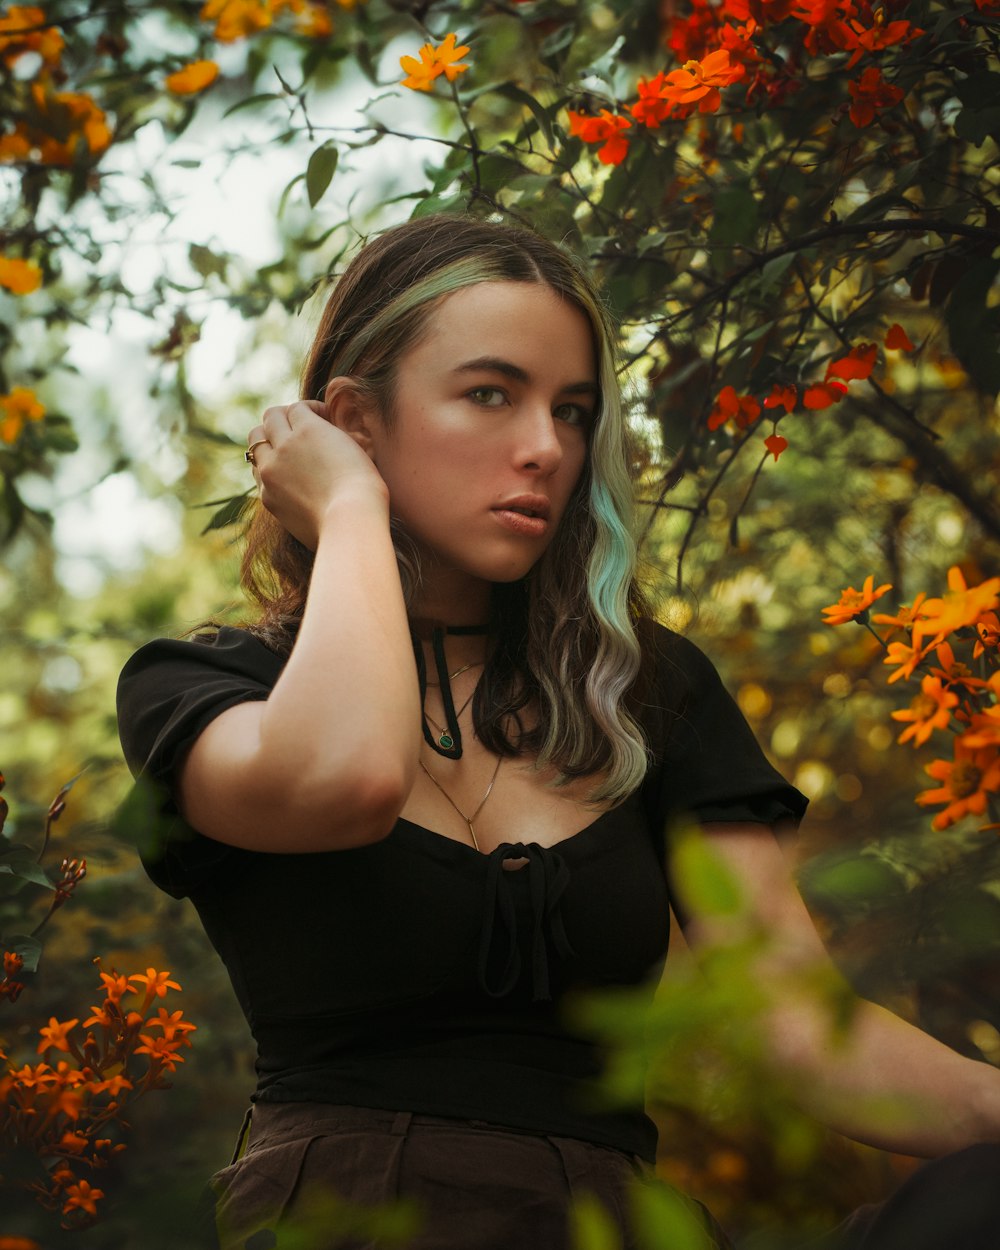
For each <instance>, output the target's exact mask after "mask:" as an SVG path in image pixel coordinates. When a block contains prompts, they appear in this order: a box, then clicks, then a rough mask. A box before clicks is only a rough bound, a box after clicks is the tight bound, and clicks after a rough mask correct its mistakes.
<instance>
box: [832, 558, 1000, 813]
mask: <svg viewBox="0 0 1000 1250" xmlns="http://www.w3.org/2000/svg"><path fill="white" fill-rule="evenodd" d="M891 589H892V586H891V585H890V584H888V583H886V584H885V585H882V586H879V587H877V588H876V587H875V579H874V576H869V577H868V578H866V579H865V582H864V585H863V586H862V588H861V590H855V589H854V588H853V587H848V589H846V590H845V591H843V592H842V594H841V596H840V599H839V600H838V601H837V603H833V604H830V605H829V607H826V608H824V609H823V613H824V618H825V621H826V624H828V625H842V624H844V623H846V622H847V621H859V622H860V623H861V624H863V625H866V626H867V627H868V628H869V629H870V630H871V632H872V633H873V634H875V636H876V638H878V640H879V642H880V644H881V645H882V647H883V648H884V650H885V657H884V662H885V663H886V664H887V665H889V666H891V667H892V668H893V670H894V671H893V672H892V673H891V675H890V676H889V681H890V682H896V681H914V682H919V687H920V688H919V690H918V691H917V693H916V694H915V695H914V696H913V698H912V699H911V701H910V704H909V706H908V707H906V708H901V709H899V710H898V711H895V712H893V713H892V716H893V719H894V720H896V721H899V722H900V723H901V724H902V725H903V726H904V728H903V730H902V732H901V733H900V734H899V739H898V740H899V741H900V742H901V743H904V742H910V743H912V744H913V746H915V747H920V746H923V745H924V744H925V743H927V742H928V741H930V740H931V738H932V737H933V736H934V735H939V736H940V735H943V734H949V735H950V736H951V738H952V745H951V755H950V758H948V759H944V758H938V759H935V760H933V761H932V762H931V763H929V764H928V765H927V766H926V772H927V773H928V775H929V776H930V777H931V778H932V779H933V780H934V781H935V782H937V783H938V784H937V785H936V786H932V787H931V788H930V789H927V790H924V791H922V792H921V793H920V794H918V795H917V796H916V801H917V802H918V803H919V804H921V805H922V806H925V807H940V808H941V811H939V812H938V813H937V814H936V815H935V816H934V819H933V821H932V824H933V827H934V828H935V829H938V830H941V829H947V828H948V827H949V826H951V825H953V824H955V823H956V821H959V820H961V819H963V818H964V817H966V816H980V817H981V816H983V815H984V813H986V812H987V810H988V809H991V810H992V813H993V814H992V817H991V819H992V821H993V823H992V824H989V825H987V826H985V827H986V828H994V829H998V830H1000V818H998V813H997V810H996V809H997V807H998V806H1000V577H990V578H987V579H986V580H984V581H982V582H980V583H979V584H978V585H972V586H970V585H969V584H968V583H967V581H966V578H965V576H964V574H963V573H962V571H961V569H960V568H958V567H957V566H956V567H954V568H951V569H950V570H949V571H948V590H947V591H946V592H945V593H944V594H943V595H941V596H938V597H936V598H928V596H927V595H926V594H924V593H921V594H918V595H917V596H916V598H915V599H914V600H913V602H912V603H911V604H909V605H907V606H904V607H902V608H900V609H899V610H898V611H897V612H896V613H895V614H894V615H893V614H886V613H875V614H874V615H872V614H871V613H870V609H871V607H872V606H873V604H874V603H875V602H876V600H878V599H880V598H881V597H882V596H883V595H885V594H886V593H887V592H888V591H890V590H891ZM873 624H874V625H881V626H885V627H887V628H888V632H887V633H885V634H879V633H878V632H877V631H876V630H874V629H873V628H872V625H873Z"/></svg>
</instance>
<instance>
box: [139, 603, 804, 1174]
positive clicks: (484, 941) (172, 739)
mask: <svg viewBox="0 0 1000 1250" xmlns="http://www.w3.org/2000/svg"><path fill="white" fill-rule="evenodd" d="M642 635H643V641H644V645H645V646H646V647H649V648H651V650H652V653H653V659H654V666H655V674H656V680H655V689H654V697H653V698H652V699H651V701H650V703H649V706H648V707H647V708H646V709H645V712H644V715H643V720H644V725H645V728H646V730H647V733H648V735H649V740H650V744H651V747H652V750H653V754H654V759H653V763H652V765H651V767H650V769H649V771H648V773H647V775H646V779H645V781H644V783H643V786H642V787H641V789H640V790H639V791H637V792H636V793H635V794H633V795H632V796H631V797H630V798H629V799H627V800H626V801H625V802H624V803H622V804H621V805H620V806H618V807H616V808H614V809H612V810H611V811H607V812H605V813H604V814H603V815H601V816H599V817H598V818H597V819H596V820H594V821H592V822H591V823H590V824H589V825H587V826H586V827H585V828H584V829H582V830H581V831H580V832H579V833H577V834H575V835H574V836H573V837H571V838H567V839H566V840H564V841H562V842H560V843H558V844H557V845H556V846H555V847H552V848H545V847H541V846H539V845H538V844H537V843H533V842H532V841H531V830H530V828H524V827H518V828H511V830H510V835H509V837H510V840H509V842H507V843H505V844H503V845H501V846H499V847H498V848H497V849H496V850H495V851H493V852H492V853H491V854H483V853H480V852H479V851H476V850H475V849H474V848H473V847H471V846H468V845H466V844H464V843H461V842H457V841H455V840H454V839H452V838H449V837H445V836H443V835H441V834H438V833H434V832H433V831H431V830H429V829H425V828H423V827H422V826H420V825H416V824H413V823H412V822H411V821H408V820H402V819H401V820H398V821H397V822H396V824H395V826H394V827H393V829H392V831H391V832H390V834H389V835H388V837H386V838H385V839H384V840H382V841H381V842H377V843H375V844H373V845H370V846H364V847H358V848H355V849H349V850H339V851H325V852H312V853H307V854H283V853H282V852H281V850H280V846H281V831H280V829H276V830H275V837H274V846H275V850H274V851H273V852H261V851H247V850H242V849H239V848H236V847H230V846H226V845H224V844H223V843H220V842H216V841H214V840H212V839H211V838H207V837H205V836H203V835H202V834H199V833H197V832H195V831H194V830H192V829H191V828H189V827H188V826H187V825H185V824H184V822H183V820H182V819H181V817H180V816H179V815H178V810H177V806H176V803H175V800H174V797H173V788H174V786H175V784H176V779H177V774H178V768H179V764H180V762H181V761H182V760H183V758H184V753H185V752H186V750H187V749H188V748H189V747H190V746H191V744H192V743H193V742H194V740H195V738H197V736H198V734H199V733H200V732H201V731H202V730H203V729H204V728H205V726H206V725H207V724H208V723H209V721H211V720H212V719H213V718H214V717H215V716H218V715H219V713H220V712H223V711H224V710H225V709H226V708H229V707H232V706H233V705H234V704H236V703H241V702H245V701H247V700H252V699H266V698H267V696H268V693H269V691H270V690H271V688H272V686H273V685H274V683H275V681H276V680H277V678H278V675H279V673H280V672H281V668H282V660H281V659H280V658H279V657H278V656H276V655H275V654H273V653H272V652H271V651H270V650H268V648H266V647H265V646H264V645H263V644H262V643H261V642H259V641H258V640H257V639H256V638H254V637H253V636H252V635H250V634H248V633H246V632H245V631H243V630H239V629H232V628H228V627H223V628H221V629H220V630H219V631H218V633H217V634H216V635H214V636H211V637H203V638H195V639H193V640H191V641H185V642H180V641H172V640H161V641H157V642H152V643H150V644H148V645H147V646H145V647H143V648H142V649H141V650H140V651H138V652H137V653H136V654H135V655H134V656H133V657H132V659H131V660H130V661H129V663H128V664H127V665H126V667H125V669H124V671H123V673H122V676H121V681H120V683H119V689H118V716H119V732H120V735H121V740H122V745H123V747H124V751H125V756H126V759H127V760H128V763H129V767H130V768H131V770H132V772H133V774H135V775H136V777H137V778H138V780H139V785H138V786H137V792H136V795H137V797H139V798H143V797H145V799H146V800H148V799H149V797H150V789H151V787H152V791H153V801H152V803H149V802H148V801H146V802H142V803H139V804H137V806H136V807H135V809H134V810H135V812H136V814H137V816H138V814H139V813H140V811H141V810H142V808H145V816H146V818H147V819H146V820H144V821H142V835H141V843H142V847H141V850H142V858H143V863H144V865H145V867H146V870H147V872H148V873H149V875H150V877H151V878H152V879H153V881H155V882H156V884H157V885H159V886H160V887H161V888H163V889H164V890H166V891H167V892H168V893H170V894H172V895H173V896H174V897H176V898H181V897H184V896H189V897H190V898H191V900H192V902H193V903H194V905H195V907H196V908H197V910H198V913H199V915H200V917H201V920H202V923H203V924H204V926H205V930H206V932H207V934H208V936H209V938H210V940H211V941H212V943H213V945H214V946H215V948H216V950H217V951H218V952H219V955H220V956H221V958H222V960H223V961H224V963H225V965H226V967H227V969H228V971H229V975H230V978H231V979H232V983H233V988H234V989H235V991H236V995H237V998H238V999H239V1002H240V1005H241V1007H242V1008H243V1011H244V1013H245V1015H246V1018H247V1023H248V1024H249V1026H250V1029H251V1031H252V1032H253V1035H254V1037H255V1039H256V1042H257V1048H258V1059H257V1071H258V1077H259V1081H258V1086H257V1091H256V1093H255V1094H254V1098H255V1099H261V1100H268V1101H299V1100H302V1101H319V1102H330V1103H342V1104H349V1105H355V1106H367V1107H378V1108H384V1109H394V1110H403V1111H414V1112H418V1113H423V1114H429V1115H441V1116H454V1117H458V1118H461V1119H477V1120H485V1121H488V1122H491V1123H498V1124H506V1125H509V1126H511V1127H514V1128H519V1129H524V1130H528V1131H533V1132H541V1133H548V1134H554V1135H560V1136H568V1137H578V1138H582V1139H583V1140H587V1141H592V1142H596V1143H599V1144H602V1145H609V1146H613V1147H616V1148H617V1149H620V1150H624V1151H627V1152H629V1153H633V1154H639V1155H641V1156H643V1157H644V1158H646V1159H650V1160H652V1159H653V1158H654V1157H655V1149H656V1130H655V1126H654V1125H653V1123H652V1121H651V1120H649V1119H648V1118H647V1117H646V1116H645V1114H644V1113H643V1111H642V1109H641V1108H639V1107H634V1108H628V1109H625V1110H619V1111H606V1110H599V1109H596V1104H594V1102H593V1100H592V1098H591V1097H589V1096H588V1095H589V1094H590V1093H591V1090H590V1084H591V1082H592V1080H593V1078H594V1077H595V1076H597V1075H598V1074H599V1072H600V1069H601V1055H600V1052H599V1050H598V1048H597V1047H596V1046H595V1044H594V1043H593V1042H591V1041H590V1040H588V1039H587V1038H585V1037H582V1036H580V1035H579V1034H577V1033H575V1032H573V1030H572V1029H571V1028H570V1027H568V1026H567V1024H566V1023H564V1021H563V1019H562V1013H561V1010H560V1007H561V1004H562V1002H563V1000H564V998H565V996H566V995H567V994H568V993H570V992H571V991H576V990H580V989H586V988H589V987H595V986H608V985H616V986H633V985H645V986H647V987H648V989H649V993H650V995H652V992H653V989H654V987H655V983H656V979H657V977H658V975H659V972H660V970H661V969H662V965H663V960H664V958H665V956H666V950H667V939H668V933H669V917H668V903H669V901H670V900H669V890H668V886H667V882H666V880H665V875H664V868H663V861H664V848H663V831H664V830H668V829H669V827H670V825H671V824H672V823H674V822H675V821H676V820H678V819H680V818H683V817H693V818H695V819H696V820H699V821H702V822H705V821H754V822H763V823H767V824H773V823H776V822H777V821H780V820H784V819H789V818H791V819H793V820H797V819H798V818H800V817H801V815H802V813H803V811H804V809H805V805H806V803H805V799H804V798H803V797H802V795H801V794H799V792H798V791H797V790H795V789H794V788H793V787H791V786H789V785H788V784H787V783H786V782H784V781H783V780H782V778H781V777H780V776H779V775H778V774H777V773H776V772H775V771H774V769H773V768H771V766H770V764H768V762H767V760H766V759H765V758H764V756H763V754H762V752H761V750H760V747H759V746H758V745H757V742H756V740H755V739H754V737H753V734H752V732H751V731H750V729H749V727H748V725H747V724H746V721H745V720H744V719H743V716H742V715H741V713H740V711H739V709H738V708H737V707H736V704H735V703H734V702H733V700H732V699H731V697H730V696H729V695H728V694H727V693H726V691H725V689H724V688H723V686H722V683H721V681H720V680H719V677H718V674H717V673H716V671H715V669H714V668H713V666H712V665H711V663H710V662H709V661H708V660H707V659H706V658H705V656H704V655H703V654H702V653H701V651H699V650H698V648H697V647H695V646H694V645H693V644H692V643H690V642H688V641H687V640H686V639H683V638H681V637H680V636H679V635H676V634H673V633H671V632H670V631H669V630H666V629H664V628H663V627H661V626H658V625H649V626H648V628H646V627H644V629H643V631H642ZM150 816H153V817H154V818H153V820H152V821H150V820H149V817H150ZM525 857H526V858H527V859H528V861H529V862H528V863H527V864H526V865H525V866H524V867H522V868H520V869H516V870H510V871H508V870H505V869H504V868H503V867H502V864H503V861H504V860H505V859H511V858H525Z"/></svg>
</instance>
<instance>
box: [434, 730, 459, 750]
mask: <svg viewBox="0 0 1000 1250" xmlns="http://www.w3.org/2000/svg"><path fill="white" fill-rule="evenodd" d="M454 745H455V739H454V738H453V737H452V736H451V734H448V733H444V734H442V735H441V737H440V738H438V746H440V747H444V749H445V750H446V751H450V750H451V748H452V747H453V746H454Z"/></svg>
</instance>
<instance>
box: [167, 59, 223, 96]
mask: <svg viewBox="0 0 1000 1250" xmlns="http://www.w3.org/2000/svg"><path fill="white" fill-rule="evenodd" d="M218 76H219V67H218V65H216V63H215V62H214V61H192V62H191V63H190V64H188V65H185V66H184V68H183V69H179V70H176V71H175V72H174V73H173V74H168V75H167V77H166V80H165V82H166V87H167V90H168V91H172V92H173V93H174V94H175V95H197V93H198V92H199V91H204V90H205V88H206V87H210V86H211V85H212V83H213V82H215V80H216V78H218Z"/></svg>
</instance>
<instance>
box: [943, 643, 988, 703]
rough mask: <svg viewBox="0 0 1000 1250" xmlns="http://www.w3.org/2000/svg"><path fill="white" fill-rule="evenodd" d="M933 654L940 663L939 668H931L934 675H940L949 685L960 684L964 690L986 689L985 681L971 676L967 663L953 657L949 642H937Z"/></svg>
mask: <svg viewBox="0 0 1000 1250" xmlns="http://www.w3.org/2000/svg"><path fill="white" fill-rule="evenodd" d="M935 655H936V656H937V658H938V662H939V663H940V665H941V667H940V668H933V669H931V672H932V674H933V675H934V676H935V677H941V678H942V679H943V680H944V681H946V682H947V683H948V685H949V686H962V687H963V688H964V689H965V690H970V691H971V690H986V689H987V683H986V682H985V681H982V680H981V679H980V678H979V677H973V675H972V670H971V669H970V668H969V666H968V665H967V664H963V663H961V661H959V660H956V659H955V653H954V651H952V649H951V645H950V644H949V643H947V642H942V643H939V645H938V646H937V647H936V648H935Z"/></svg>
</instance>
